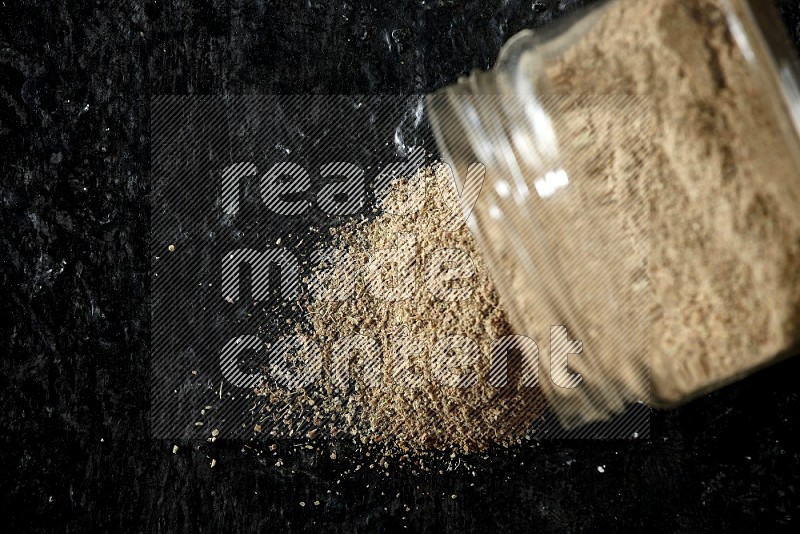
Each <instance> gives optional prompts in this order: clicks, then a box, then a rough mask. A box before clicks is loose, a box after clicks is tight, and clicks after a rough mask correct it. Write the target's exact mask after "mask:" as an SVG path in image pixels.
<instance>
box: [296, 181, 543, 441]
mask: <svg viewBox="0 0 800 534" xmlns="http://www.w3.org/2000/svg"><path fill="white" fill-rule="evenodd" d="M446 169H447V168H446V167H444V166H435V167H428V168H423V169H421V170H420V171H419V172H418V173H417V174H416V175H415V176H414V177H412V178H411V179H401V180H397V181H395V182H394V183H393V184H392V187H391V189H390V191H389V193H388V195H387V196H386V197H385V199H384V200H383V201H382V202H381V208H382V209H381V214H380V215H378V216H377V217H376V218H375V219H373V220H371V221H366V222H359V223H354V224H350V225H346V226H343V227H340V228H337V229H335V230H334V231H333V236H334V247H335V248H336V249H339V250H342V251H345V252H346V253H347V254H348V256H349V263H348V262H344V261H343V260H342V258H341V257H339V258H336V261H331V262H330V263H328V264H325V265H324V268H320V269H319V270H318V273H317V274H318V276H319V278H318V279H317V280H316V281H315V282H314V285H316V286H317V287H319V288H321V289H322V290H323V291H325V292H324V293H322V294H321V295H318V298H317V299H316V300H314V301H313V302H311V303H310V305H309V306H308V310H307V312H308V317H309V320H310V323H311V327H312V329H313V332H314V335H315V337H316V338H317V339H318V340H322V341H324V343H323V347H324V349H323V352H324V358H325V361H326V362H328V365H329V367H330V368H332V369H342V365H341V364H339V365H337V364H336V363H335V362H341V361H343V360H340V359H336V356H335V355H334V352H335V350H334V349H333V348H332V347H334V346H336V342H337V341H338V340H343V339H346V338H351V337H352V336H354V335H361V336H364V337H365V338H369V339H372V340H374V341H375V343H376V345H374V347H373V348H375V351H373V352H372V353H371V354H373V355H375V354H377V355H378V357H377V358H374V357H373V358H372V359H370V358H369V357H368V356H365V354H368V352H367V351H364V350H363V345H362V346H361V348H362V350H352V351H349V352H347V356H346V358H347V360H349V363H350V365H349V377H350V378H351V382H355V384H350V385H349V386H344V387H343V388H342V386H341V383H342V382H339V383H338V384H339V387H338V388H337V387H336V384H337V383H334V381H333V380H332V381H331V383H329V384H328V388H329V389H328V395H327V396H326V397H325V399H323V400H322V405H323V410H324V411H325V413H326V415H327V416H329V417H330V416H337V415H338V417H334V418H335V419H338V425H339V428H338V429H335V430H338V431H340V432H341V431H342V430H344V431H345V432H349V433H351V434H356V435H357V436H359V437H360V438H361V441H362V442H372V443H377V442H381V443H382V444H385V445H388V446H389V447H390V448H391V449H393V450H398V451H401V452H412V453H413V452H420V451H424V450H430V449H439V450H453V451H459V452H470V451H476V450H482V449H484V448H486V447H488V446H489V445H490V444H493V443H497V444H511V443H515V442H517V441H519V440H520V439H521V438H522V437H523V436H524V435H525V434H526V432H528V431H529V430H530V428H531V425H532V424H534V423H535V421H536V420H537V419H538V418H539V417H540V415H541V411H542V406H543V400H542V397H541V393H540V390H539V389H538V388H537V387H535V384H534V383H532V382H530V381H524V380H525V378H524V377H529V376H530V373H528V374H526V372H525V370H524V369H523V367H524V363H523V361H524V358H525V353H524V351H522V350H521V349H519V348H512V349H511V350H499V351H495V355H496V356H497V357H499V359H497V360H494V361H501V360H502V361H506V362H507V363H506V365H505V366H500V367H498V369H500V368H502V369H501V370H503V371H504V372H502V373H499V374H498V373H496V372H495V367H494V365H493V366H492V369H493V370H492V372H491V373H490V372H489V371H490V355H491V351H492V344H493V342H495V341H496V340H499V339H501V338H503V336H506V335H509V334H511V331H510V328H509V326H508V323H507V320H506V317H505V314H504V313H503V311H502V308H501V307H500V305H499V303H498V300H497V294H496V292H495V289H494V286H493V285H492V282H491V280H490V279H489V276H488V273H487V271H486V267H485V265H484V263H483V261H482V259H481V257H480V256H479V255H478V253H477V251H476V248H475V243H474V241H473V238H472V236H471V235H470V233H469V230H468V229H467V227H466V225H465V224H463V223H462V224H456V225H455V226H448V225H447V221H452V219H450V217H451V215H452V214H453V213H454V209H455V206H456V205H457V204H456V203H457V200H456V197H455V193H454V191H455V189H454V185H453V180H452V175H451V174H450V173H449V172H448V171H447V170H446ZM445 228H450V229H451V230H452V231H449V232H448V231H445V230H444V229H445ZM381 249H394V250H393V252H392V253H391V254H390V255H389V256H382V255H381V253H380V250H381ZM388 257H391V258H392V261H389V262H384V261H383V260H384V259H386V258H388ZM437 258H438V260H437ZM442 258H445V259H446V260H447V261H442ZM371 262H372V263H371ZM356 272H357V273H362V275H357V276H353V273H356ZM447 273H451V275H455V276H456V279H450V280H448V277H450V278H452V276H449V275H447ZM345 280H352V281H353V285H352V286H348V285H347V284H346V283H343V281H345ZM343 289H344V291H343ZM349 289H352V290H353V293H352V294H351V293H349V291H348V290H349ZM347 296H353V297H354V298H347V299H344V298H343V297H347ZM448 336H461V337H457V338H448ZM445 338H448V339H461V340H463V339H464V338H468V339H469V340H471V341H472V342H474V345H471V344H456V343H452V342H448V341H445ZM437 343H438V345H437ZM442 343H445V344H446V346H447V347H448V348H451V349H452V350H448V351H444V352H443V353H442V352H437V350H436V349H437V347H443V346H445V345H442ZM470 347H472V349H473V350H470ZM475 349H477V350H475ZM436 354H445V355H446V358H445V360H444V361H446V366H445V367H446V368H447V369H448V370H449V373H450V374H446V375H442V374H441V373H439V374H437V369H438V370H439V371H441V369H442V366H437V364H436V362H437V361H439V362H441V361H442V360H437V358H436ZM506 358H507V360H506ZM332 362H334V363H332ZM528 371H530V369H528ZM334 374H335V373H334ZM490 375H491V376H490ZM336 376H341V375H336ZM498 380H499V381H498Z"/></svg>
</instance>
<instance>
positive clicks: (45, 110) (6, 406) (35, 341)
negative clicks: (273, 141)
mask: <svg viewBox="0 0 800 534" xmlns="http://www.w3.org/2000/svg"><path fill="white" fill-rule="evenodd" d="M579 3H580V2H577V1H571V0H561V1H557V0H548V1H535V2H530V1H527V2H518V1H514V0H512V1H509V2H502V3H500V2H495V1H490V2H457V1H433V0H431V1H427V2H416V3H406V2H398V3H396V4H394V5H393V6H390V7H386V6H381V5H380V4H378V3H377V2H376V3H375V7H372V6H367V5H366V4H365V5H363V6H353V5H352V4H350V3H345V2H336V3H330V4H326V5H323V4H322V3H318V2H312V1H308V2H295V1H281V2H269V3H263V2H259V3H254V4H252V5H251V6H249V7H244V6H243V4H244V3H241V4H240V3H234V2H221V1H220V2H210V1H203V0H200V1H197V0H196V1H193V2H188V1H185V2H175V3H169V4H168V3H167V2H161V1H158V2H148V3H146V4H143V5H141V6H139V5H138V4H137V3H134V2H124V3H122V2H121V3H110V2H109V3H101V2H84V1H75V2H71V1H69V2H68V1H60V2H40V4H41V6H37V5H35V4H34V3H33V2H12V1H10V0H6V1H5V2H3V3H2V4H0V154H2V161H1V162H0V165H1V170H0V184H1V185H0V196H1V197H2V209H1V211H0V216H1V217H2V226H0V259H2V267H0V273H2V282H3V289H4V295H3V298H2V301H0V310H1V311H2V317H0V339H2V342H0V351H1V352H0V356H1V357H2V359H1V360H0V512H2V518H1V519H0V521H2V523H3V524H4V525H5V527H4V528H3V530H4V531H8V532H17V531H25V530H45V531H47V530H53V531H86V530H90V529H97V530H105V531H107V530H112V529H113V530H145V531H153V530H156V531H158V530H161V531H196V530H207V531H223V532H225V531H257V530H259V529H260V530H262V531H266V530H267V527H272V528H271V529H270V530H278V531H289V532H299V531H305V530H312V529H320V530H322V531H331V530H332V531H336V530H339V531H343V532H352V531H362V532H375V531H384V532H388V531H395V530H398V529H402V528H403V527H404V526H407V527H408V530H409V531H419V530H427V531H436V532H440V531H449V532H462V531H465V530H482V529H485V530H493V531H530V530H534V529H538V528H539V527H548V528H551V529H559V530H560V529H567V530H578V529H586V528H594V529H600V528H603V527H605V528H612V529H624V528H626V527H651V528H654V529H657V530H676V529H679V530H688V531H696V530H701V529H711V528H712V527H715V526H722V527H727V528H728V529H730V530H741V529H747V530H753V529H755V528H756V527H759V526H763V527H766V528H767V530H773V529H775V528H776V527H777V528H783V529H786V530H794V529H796V528H797V526H796V523H797V522H798V521H800V516H799V515H798V511H799V510H800V494H799V493H800V488H798V483H800V438H798V436H799V435H800V432H799V430H800V398H799V396H798V393H797V391H798V388H797V384H796V377H797V376H800V360H798V359H794V360H790V361H787V362H786V363H784V364H782V365H780V366H777V367H775V368H772V369H769V370H767V371H765V372H763V373H761V374H760V375H757V376H755V377H752V378H751V379H748V380H746V381H744V382H742V383H740V384H737V385H735V386H732V387H729V388H727V389H725V390H723V391H720V392H717V393H715V394H713V395H710V396H708V397H706V398H703V399H701V400H699V401H696V402H694V403H692V404H690V405H688V406H686V407H684V408H681V409H679V410H676V411H673V412H663V413H656V414H654V416H653V421H652V435H653V437H652V439H651V440H650V441H649V442H634V441H630V442H627V441H625V442H616V441H615V442H574V441H572V442H570V441H560V442H558V441H543V442H541V443H539V444H528V445H525V446H522V447H520V448H518V449H515V450H512V451H509V452H502V453H497V454H492V455H490V456H489V457H487V458H483V457H478V458H474V459H471V460H470V463H471V464H472V468H471V469H469V470H466V469H464V468H463V465H462V466H461V467H459V468H457V469H456V470H454V471H446V470H445V471H444V473H443V474H438V473H436V472H433V473H422V474H416V475H415V474H413V473H411V472H410V468H409V467H404V468H402V469H400V468H393V471H394V473H393V474H392V475H391V476H388V477H387V476H385V475H384V474H382V473H381V472H378V471H376V470H370V469H369V468H368V466H367V464H368V463H369V459H365V458H361V459H359V460H357V461H356V462H354V461H353V460H352V459H349V458H352V455H353V454H355V453H352V452H350V453H348V451H340V457H344V459H339V460H330V459H329V458H328V455H327V453H325V454H321V455H318V454H317V453H316V452H314V451H305V452H303V451H296V452H293V453H291V454H290V452H289V451H286V450H279V451H276V453H277V454H278V455H279V456H280V457H282V458H283V459H284V462H285V464H284V465H283V466H282V467H280V468H278V467H275V466H274V465H273V464H274V463H275V457H273V456H272V453H267V454H263V455H257V454H255V453H253V452H251V451H249V450H248V449H246V448H245V449H243V447H242V443H241V442H239V443H231V442H225V441H220V442H217V443H213V444H191V445H189V444H180V445H181V447H180V450H179V452H178V454H176V455H173V454H172V445H173V444H172V443H166V442H156V441H151V440H150V439H148V427H147V415H148V389H149V382H148V380H149V377H148V372H149V362H148V338H149V330H148V328H149V316H148V303H147V294H148V248H147V231H148V216H147V213H148V203H147V202H148V200H147V193H148V190H149V184H148V172H149V168H148V166H149V164H148V159H149V153H148V151H149V147H148V139H149V132H148V101H149V97H150V95H153V94H170V93H190V94H194V93H198V94H203V93H211V94H243V93H244V94H249V93H276V92H277V93H357V92H362V93H381V92H397V93H410V92H426V91H430V90H432V89H436V88H438V87H441V86H442V85H445V84H447V83H449V82H452V81H453V80H454V79H455V78H456V77H457V75H459V74H461V73H465V72H466V71H468V70H469V69H471V68H474V67H487V66H489V65H490V64H491V63H492V62H493V60H494V58H495V56H496V54H497V51H498V50H499V47H500V45H501V44H502V42H503V41H504V40H505V39H507V38H508V37H509V36H510V35H511V34H513V33H514V32H515V31H516V30H518V29H520V28H522V27H525V26H531V25H536V24H540V23H543V22H546V21H548V20H550V19H551V18H552V17H553V16H555V14H557V13H558V12H559V11H562V10H570V9H572V8H573V7H574V6H575V5H577V4H579ZM780 4H781V8H782V12H783V15H784V18H785V21H786V23H787V25H788V26H789V30H790V33H791V34H792V37H793V38H794V39H795V41H796V42H798V38H799V37H800V31H798V28H800V6H798V5H797V2H795V1H793V0H782V1H781V2H780ZM210 458H215V459H216V460H217V465H216V466H215V467H214V468H213V469H212V468H210V466H209V462H210ZM365 461H366V464H365ZM354 463H361V464H365V467H364V468H363V469H360V470H359V471H355V472H350V473H346V472H345V471H346V470H347V469H349V468H352V467H353V465H354ZM445 465H446V461H445ZM598 466H604V472H603V473H600V472H599V471H598V469H597V467H598ZM473 471H474V473H475V474H474V475H473V474H472V472H473ZM328 490H331V493H327V491H328ZM398 494H399V497H398V496H397V495H398ZM451 495H455V498H451ZM315 500H319V501H320V505H319V506H315V505H314V504H313V503H314V501H315ZM301 501H303V502H305V503H306V506H305V507H301V506H300V505H299V503H300V502H301ZM406 506H407V507H408V508H409V510H406V509H405V507H406Z"/></svg>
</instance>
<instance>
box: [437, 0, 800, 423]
mask: <svg viewBox="0 0 800 534" xmlns="http://www.w3.org/2000/svg"><path fill="white" fill-rule="evenodd" d="M781 28H782V25H781V22H780V19H779V18H778V16H777V13H776V11H775V9H774V8H773V6H771V5H769V2H760V1H756V0H752V1H749V0H663V1H660V2H652V1H651V0H608V1H605V2H601V3H598V4H595V5H593V6H592V7H590V8H587V9H584V10H583V11H580V12H578V13H576V14H574V15H573V16H571V17H569V18H567V19H565V20H564V21H563V22H561V23H559V24H557V25H554V26H552V27H548V28H545V29H543V30H537V31H530V30H525V31H523V32H521V33H519V34H517V35H515V36H514V37H512V38H511V39H510V40H509V42H508V43H507V44H506V45H505V46H504V47H503V49H502V51H501V53H500V56H499V58H498V60H497V63H496V65H495V67H494V68H493V69H492V70H490V71H487V72H482V71H476V72H473V73H471V74H470V75H469V76H468V77H465V78H462V79H460V80H459V81H458V82H457V83H456V84H454V85H452V86H449V87H446V88H444V89H442V90H440V91H438V92H436V93H434V94H432V95H429V96H428V97H427V99H426V106H427V110H428V113H429V116H430V119H431V123H432V126H433V129H434V134H435V136H436V140H437V144H438V146H439V149H440V153H441V155H442V159H443V160H444V161H445V162H446V163H448V164H449V165H450V167H451V169H452V170H453V172H454V175H455V179H456V183H457V186H458V188H459V190H460V192H461V198H462V207H463V209H464V211H465V215H468V217H467V218H466V220H467V222H468V224H469V227H470V229H471V230H472V232H473V234H474V235H475V237H476V239H477V241H478V243H479V247H480V249H481V251H482V253H483V255H484V257H485V259H486V261H487V263H488V265H489V269H490V272H491V273H492V277H493V279H494V281H495V283H496V285H497V288H498V291H499V294H500V297H501V301H502V303H503V305H504V307H505V308H506V310H507V312H508V314H509V317H510V319H511V322H512V324H513V325H514V327H515V329H516V331H517V333H518V334H521V335H525V336H528V337H530V338H531V339H532V340H533V341H534V342H536V343H537V345H538V346H539V349H540V352H539V354H540V360H539V384H540V386H541V387H542V388H543V389H544V390H545V393H546V394H547V395H548V398H549V401H550V404H551V407H552V408H553V411H554V412H555V413H556V414H557V415H558V417H559V419H560V420H561V422H562V424H563V425H564V426H566V427H573V426H576V425H579V424H582V423H586V422H590V421H596V420H605V419H608V418H609V417H611V416H613V415H615V414H618V413H619V412H621V411H622V410H623V409H624V407H625V406H626V405H627V404H629V403H632V402H645V403H649V404H651V405H654V406H662V407H663V406H672V405H675V404H679V403H681V402H685V401H686V400H687V399H690V398H692V397H694V396H696V395H699V394H702V393H704V392H706V391H709V390H710V389H713V388H716V387H719V386H721V385H723V384H726V383H728V382H731V381H733V380H735V379H737V378H739V377H741V376H744V375H745V374H748V373H751V372H752V371H754V370H755V369H758V368H760V367H762V366H764V365H767V364H769V363H772V362H774V361H776V360H777V359H778V358H779V357H781V356H783V355H787V354H791V353H792V352H793V351H794V350H795V349H796V347H797V343H798V341H800V327H799V326H798V325H800V276H798V275H797V274H796V272H798V271H800V216H798V215H797V214H795V212H797V213H800V209H792V207H793V206H794V207H797V206H798V204H800V180H798V179H797V177H798V174H800V173H798V171H800V137H799V136H798V132H799V131H800V84H798V79H800V78H798V70H797V63H796V61H795V58H794V52H793V48H792V46H791V45H790V43H789V41H788V39H787V38H786V35H785V34H784V33H783V32H781V31H779V30H780V29H781Z"/></svg>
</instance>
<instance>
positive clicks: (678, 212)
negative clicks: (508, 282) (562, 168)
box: [530, 0, 800, 404]
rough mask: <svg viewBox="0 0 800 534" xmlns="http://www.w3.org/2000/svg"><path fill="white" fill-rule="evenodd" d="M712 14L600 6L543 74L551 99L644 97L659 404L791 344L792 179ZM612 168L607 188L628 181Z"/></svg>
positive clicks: (799, 258) (796, 217) (797, 297)
mask: <svg viewBox="0 0 800 534" xmlns="http://www.w3.org/2000/svg"><path fill="white" fill-rule="evenodd" d="M722 6H723V4H722V2H721V1H719V0H659V1H652V0H624V1H623V0H617V1H614V2H611V3H610V4H608V5H607V6H605V7H604V12H603V13H602V16H601V18H600V19H599V20H598V22H597V23H596V25H595V26H594V27H593V28H592V29H591V30H590V31H589V32H588V33H587V34H586V35H584V36H583V37H582V38H581V39H580V41H579V42H578V43H577V44H576V45H575V46H574V47H572V48H571V49H569V50H568V51H567V52H566V53H565V54H564V55H563V56H562V57H561V58H559V59H558V60H557V61H556V62H555V63H554V64H553V65H551V66H550V67H548V70H547V72H546V75H545V78H546V79H547V80H549V82H550V83H549V85H550V86H549V88H548V90H549V91H552V92H553V93H567V94H620V93H621V94H628V95H644V96H646V97H647V99H648V101H649V102H651V105H652V109H650V110H648V111H647V113H648V114H650V115H651V116H652V117H653V118H654V120H653V123H652V127H651V129H650V130H649V131H648V132H647V134H646V135H643V137H644V138H645V140H646V141H647V143H648V144H649V145H650V147H649V148H648V150H650V153H651V155H650V156H649V157H650V158H652V159H651V161H652V162H653V164H652V165H651V166H650V167H651V168H650V169H649V172H648V176H651V177H652V183H649V184H648V188H649V203H648V208H649V212H650V213H649V215H650V220H649V232H650V238H649V241H650V250H651V253H650V258H649V276H650V281H651V284H652V291H653V300H654V309H653V318H652V330H651V334H652V349H653V350H652V358H651V377H652V382H651V383H652V387H653V391H654V394H655V397H656V400H657V401H658V402H661V403H665V404H669V403H673V402H677V401H680V400H683V399H685V398H687V397H690V396H692V395H695V394H697V393H699V392H702V391H704V390H706V389H708V388H709V387H713V386H716V385H718V384H719V383H722V382H725V381H729V380H731V379H733V378H735V377H737V376H738V375H739V374H740V373H742V372H744V371H747V370H749V369H752V368H755V367H757V366H759V365H761V364H764V363H765V362H767V361H769V360H770V359H771V358H773V357H774V356H775V355H777V354H779V353H781V352H784V351H787V350H791V349H792V347H796V346H797V344H798V341H800V209H798V207H800V177H798V176H797V174H796V169H795V167H794V166H793V162H792V159H791V154H790V153H789V151H788V147H787V145H786V144H785V141H784V138H783V137H782V135H781V133H780V131H779V129H778V127H777V125H776V124H775V123H774V121H773V116H772V109H771V108H770V107H769V103H768V102H766V101H765V99H764V97H763V96H762V95H763V90H762V88H761V87H760V86H759V84H758V80H757V79H755V78H754V77H753V75H752V72H751V70H750V69H749V67H748V65H747V62H746V60H745V58H744V57H743V55H742V52H741V50H740V49H739V47H738V46H737V43H736V41H735V40H734V38H733V36H732V35H731V33H730V31H729V26H728V23H727V21H726V17H725V13H724V11H723V9H722ZM608 116H612V115H608ZM600 117H601V118H602V115H600ZM600 126H601V128H602V125H600ZM567 141H568V142H569V140H567ZM620 171H621V172H620ZM615 172H617V173H618V175H617V177H616V180H617V183H618V184H619V186H620V187H629V186H630V185H631V184H634V183H636V180H637V179H638V175H637V173H636V171H635V169H633V170H631V169H629V170H628V171H626V170H625V169H616V170H615ZM641 228H642V229H644V226H642V227H641ZM634 230H635V226H634ZM640 238H641V240H645V239H644V238H643V236H640ZM530 311H531V312H532V313H535V310H530Z"/></svg>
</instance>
